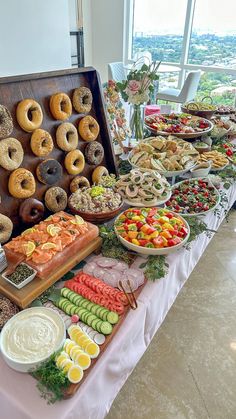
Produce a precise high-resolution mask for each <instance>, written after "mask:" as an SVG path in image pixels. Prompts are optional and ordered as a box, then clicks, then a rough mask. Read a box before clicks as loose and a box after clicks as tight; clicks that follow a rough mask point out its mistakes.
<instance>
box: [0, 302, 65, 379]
mask: <svg viewBox="0 0 236 419" xmlns="http://www.w3.org/2000/svg"><path fill="white" fill-rule="evenodd" d="M64 339H65V325H64V322H63V320H62V318H61V317H60V316H59V314H57V313H56V312H55V311H53V310H51V309H49V308H45V307H32V308H28V309H26V310H23V311H20V312H19V313H17V314H16V315H15V316H13V317H12V318H11V319H10V320H9V321H8V322H7V323H6V324H5V326H4V327H3V329H2V332H1V341H0V345H1V353H2V356H3V358H4V360H5V362H6V363H7V364H8V365H9V366H10V367H11V368H13V369H15V370H17V371H21V372H28V371H29V370H30V369H32V368H35V367H37V366H38V365H39V364H40V362H43V361H45V360H46V359H48V358H49V357H50V356H51V355H52V354H53V353H54V352H56V351H58V350H59V349H60V348H61V346H62V344H63V342H64Z"/></svg>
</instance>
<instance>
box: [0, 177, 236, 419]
mask: <svg viewBox="0 0 236 419" xmlns="http://www.w3.org/2000/svg"><path fill="white" fill-rule="evenodd" d="M227 196H228V200H229V202H228V208H230V207H231V206H232V205H233V203H234V202H235V200H236V185H233V186H231V187H230V189H229V190H228V191H227ZM224 217H225V213H224V210H223V209H222V211H221V214H220V217H219V218H218V217H216V216H214V215H213V214H212V213H209V214H207V215H206V216H205V217H204V221H205V222H206V223H207V225H208V226H209V228H210V229H213V230H217V229H218V228H219V226H220V224H221V222H222V221H223V219H224ZM210 240H211V239H210V238H209V237H207V236H206V234H201V235H200V236H199V237H198V238H197V239H196V240H195V241H194V242H192V243H191V249H190V250H187V249H181V250H179V251H178V252H176V253H175V254H172V255H170V256H168V258H167V259H168V260H167V261H168V263H169V271H168V274H167V275H166V277H165V278H162V279H161V280H159V281H157V282H156V283H151V282H148V283H147V284H146V285H145V287H144V289H143V291H142V293H141V294H140V297H139V299H138V309H137V310H136V311H132V310H131V311H130V312H129V314H128V316H127V318H126V319H125V321H124V323H123V325H122V327H121V328H120V330H119V331H118V333H117V334H116V336H115V337H114V339H113V340H112V342H111V344H110V345H109V347H108V348H107V349H106V351H105V353H104V354H103V355H102V356H101V358H100V359H99V360H98V361H97V363H96V365H95V366H94V368H93V370H92V371H91V373H90V374H89V375H88V377H87V379H86V380H85V381H84V383H83V384H82V385H81V387H80V389H79V391H78V393H76V394H75V396H74V397H73V398H71V399H69V400H64V401H61V402H57V403H56V404H54V405H47V403H46V401H45V400H43V399H42V398H40V395H39V392H38V390H37V388H36V381H35V380H34V379H33V378H32V377H30V376H29V375H28V374H21V373H17V372H16V371H13V370H11V369H10V368H9V367H8V366H7V365H6V364H5V363H4V361H3V359H2V357H1V356H0V371H1V374H0V418H1V419H6V418H10V417H12V418H14V419H41V418H43V417H44V418H46V419H102V418H104V417H105V415H106V414H107V413H108V411H109V408H110V406H111V404H112V402H113V400H114V398H115V397H116V395H117V393H118V392H119V390H120V389H121V387H122V386H123V384H124V383H125V381H126V379H127V378H128V376H129V375H130V374H131V372H132V370H133V369H134V368H135V366H136V364H137V363H138V361H139V359H140V358H141V357H142V355H143V353H144V352H145V350H146V349H147V347H148V345H149V343H150V342H151V340H152V338H153V336H154V335H155V333H156V331H157V330H158V328H159V327H160V325H161V324H162V322H163V321H164V319H165V316H166V314H167V313H168V310H169V309H170V307H171V306H172V304H173V303H174V301H175V299H176V297H177V296H178V293H179V292H180V290H181V288H182V287H183V285H184V283H185V282H186V281H187V279H188V278H189V276H190V274H191V272H192V270H193V269H194V267H195V265H196V264H197V262H198V261H199V259H200V257H201V255H202V254H203V252H204V250H205V249H206V247H207V245H208V244H209V242H210ZM135 263H136V264H137V265H138V264H139V263H140V261H139V260H138V259H137V260H136V261H135Z"/></svg>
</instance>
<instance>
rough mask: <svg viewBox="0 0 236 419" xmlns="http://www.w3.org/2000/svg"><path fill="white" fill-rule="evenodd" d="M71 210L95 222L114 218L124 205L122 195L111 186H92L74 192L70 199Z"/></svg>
mask: <svg viewBox="0 0 236 419" xmlns="http://www.w3.org/2000/svg"><path fill="white" fill-rule="evenodd" d="M68 205H69V208H70V209H71V211H73V212H74V213H76V214H78V215H81V216H82V217H83V218H84V219H85V220H90V221H93V222H99V221H104V220H106V219H110V218H113V217H114V216H115V215H116V214H117V213H118V211H119V210H120V208H121V207H122V205H123V201H122V198H121V195H120V194H119V193H117V192H114V191H113V190H112V189H111V188H105V187H104V186H92V187H91V188H82V189H78V190H77V191H76V192H74V193H73V194H72V195H71V196H70V197H69V200H68Z"/></svg>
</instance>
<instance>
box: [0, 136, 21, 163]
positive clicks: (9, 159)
mask: <svg viewBox="0 0 236 419" xmlns="http://www.w3.org/2000/svg"><path fill="white" fill-rule="evenodd" d="M23 158H24V151H23V147H22V145H21V143H20V141H18V140H17V139H16V138H5V139H4V140H1V141H0V166H2V167H3V168H4V169H6V170H15V169H17V168H18V167H19V166H20V165H21V163H22V161H23Z"/></svg>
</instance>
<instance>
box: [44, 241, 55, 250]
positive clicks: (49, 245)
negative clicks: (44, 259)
mask: <svg viewBox="0 0 236 419" xmlns="http://www.w3.org/2000/svg"><path fill="white" fill-rule="evenodd" d="M56 247H57V246H56V244H55V243H50V242H48V243H44V244H43V245H42V249H43V250H49V249H55V248H56Z"/></svg>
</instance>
